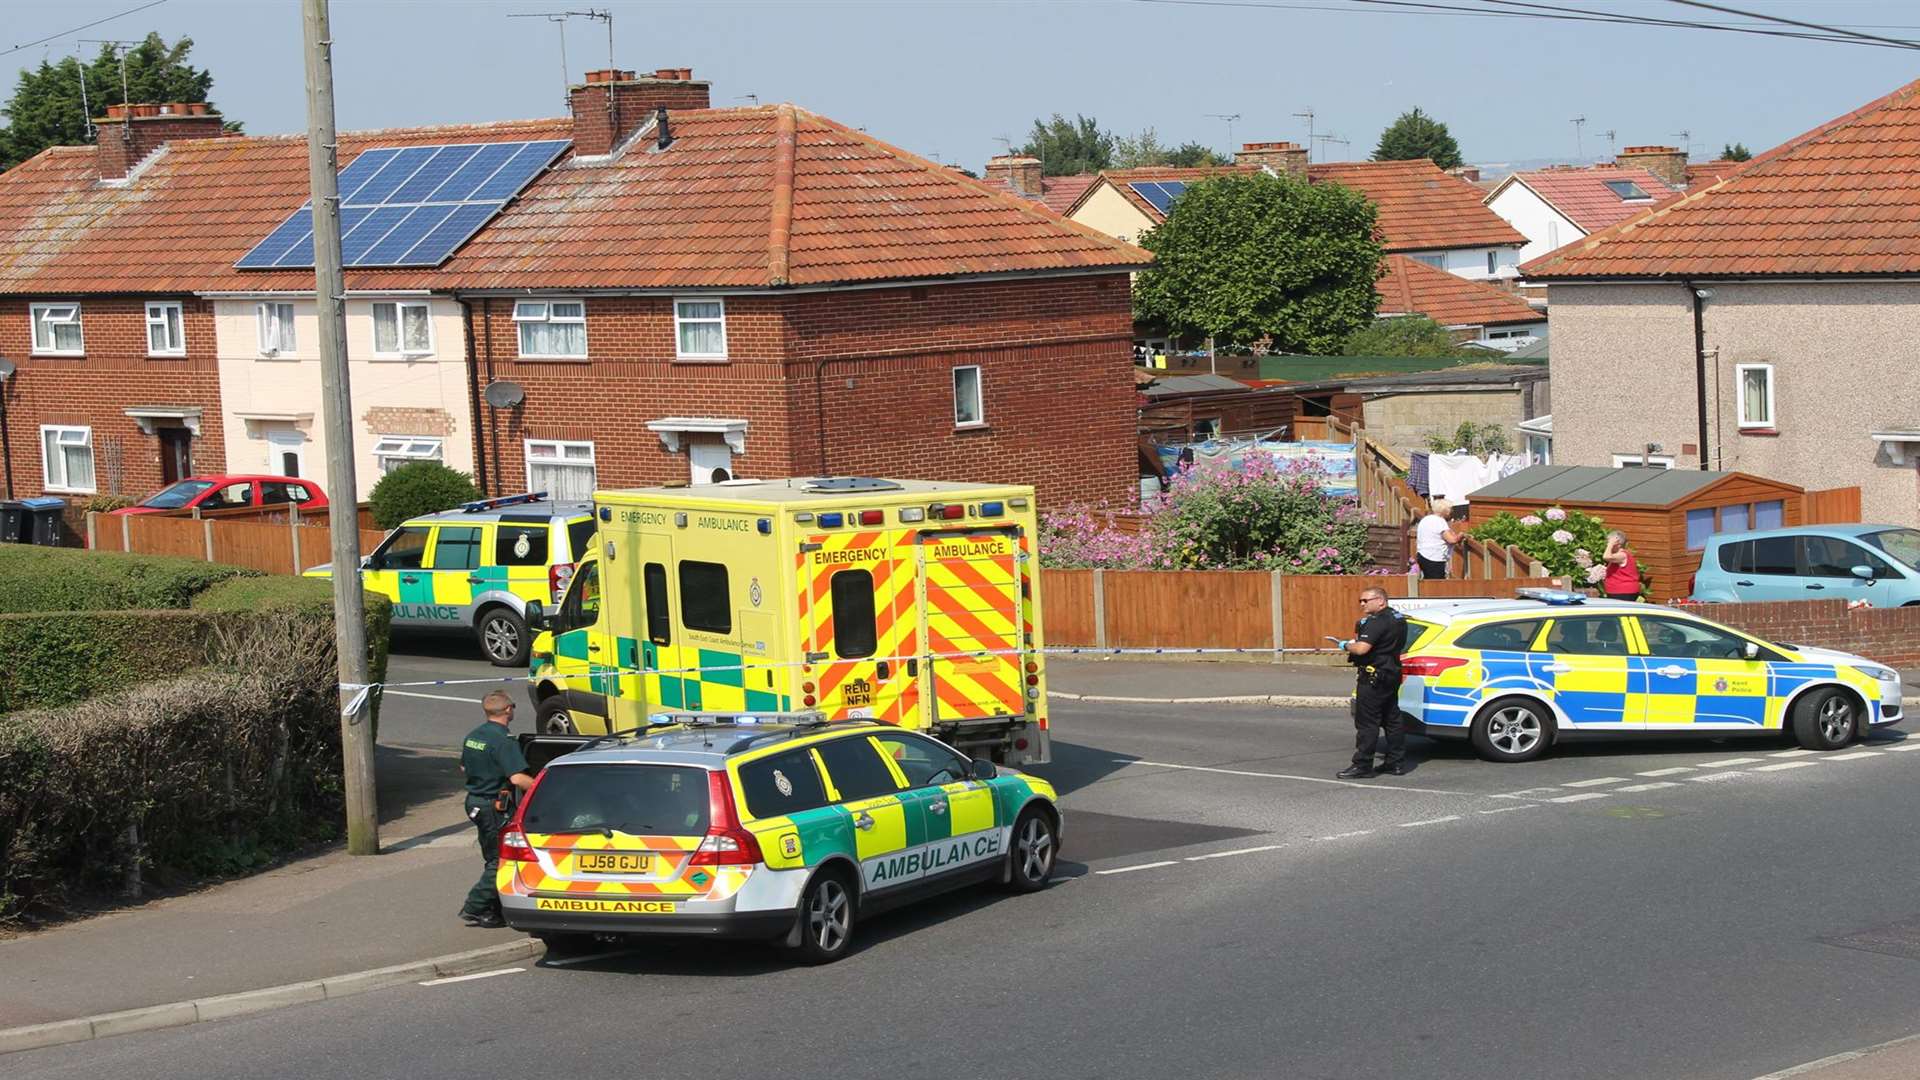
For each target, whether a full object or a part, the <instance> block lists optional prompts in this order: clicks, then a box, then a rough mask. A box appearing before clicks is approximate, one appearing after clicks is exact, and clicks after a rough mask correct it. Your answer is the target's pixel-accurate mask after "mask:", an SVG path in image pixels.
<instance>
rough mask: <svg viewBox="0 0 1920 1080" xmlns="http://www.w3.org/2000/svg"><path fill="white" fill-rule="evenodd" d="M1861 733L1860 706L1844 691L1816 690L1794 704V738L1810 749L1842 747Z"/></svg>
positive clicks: (1831, 689)
mask: <svg viewBox="0 0 1920 1080" xmlns="http://www.w3.org/2000/svg"><path fill="white" fill-rule="evenodd" d="M1859 733H1860V706H1859V704H1858V703H1857V702H1855V701H1854V700H1853V698H1852V697H1850V696H1848V694H1847V693H1846V691H1844V690H1836V689H1833V688H1832V687H1827V688H1824V689H1820V690H1815V691H1813V692H1812V693H1810V694H1808V695H1807V696H1805V697H1803V698H1801V699H1800V700H1799V701H1796V702H1794V703H1793V737H1794V739H1795V740H1797V741H1798V742H1799V743H1800V745H1801V746H1804V747H1806V748H1807V749H1809V750H1838V749H1840V748H1841V747H1843V746H1846V745H1847V744H1848V743H1851V742H1852V741H1853V739H1854V736H1856V735H1858V734H1859Z"/></svg>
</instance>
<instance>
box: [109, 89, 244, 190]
mask: <svg viewBox="0 0 1920 1080" xmlns="http://www.w3.org/2000/svg"><path fill="white" fill-rule="evenodd" d="M94 124H95V126H96V127H98V128H99V129H100V134H99V138H98V139H97V140H96V143H95V146H94V151H93V161H94V175H96V176H98V177H99V178H100V179H102V180H118V179H121V178H123V177H125V176H126V175H127V174H128V173H130V172H132V171H133V167H134V166H135V165H138V164H139V163H140V162H142V161H145V160H146V159H147V157H148V156H149V155H151V154H152V153H153V152H154V151H156V150H158V149H160V148H161V147H162V146H164V145H166V144H167V143H170V142H182V141H185V140H188V139H217V138H219V137H221V136H222V135H224V134H226V127H225V124H224V123H223V122H222V120H221V117H220V114H219V113H216V112H214V111H213V110H212V109H210V108H208V107H207V105H206V103H205V102H180V101H169V102H166V103H164V104H141V103H137V102H136V103H133V104H127V105H109V106H107V109H106V115H105V116H103V117H100V118H99V119H98V120H95V121H94Z"/></svg>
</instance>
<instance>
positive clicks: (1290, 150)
mask: <svg viewBox="0 0 1920 1080" xmlns="http://www.w3.org/2000/svg"><path fill="white" fill-rule="evenodd" d="M1233 163H1234V164H1235V165H1264V166H1266V167H1267V168H1269V169H1271V170H1273V171H1274V172H1275V173H1276V174H1278V175H1280V176H1291V177H1293V178H1295V179H1297V180H1304V179H1306V178H1307V148H1306V147H1304V146H1301V145H1300V144H1299V143H1290V142H1250V143H1244V144H1242V145H1241V147H1240V152H1239V153H1237V154H1235V155H1233Z"/></svg>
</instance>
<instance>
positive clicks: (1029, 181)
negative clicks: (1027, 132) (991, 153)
mask: <svg viewBox="0 0 1920 1080" xmlns="http://www.w3.org/2000/svg"><path fill="white" fill-rule="evenodd" d="M986 178H987V179H988V180H1005V181H1006V182H1007V186H1008V187H1009V188H1012V189H1013V191H1014V193H1015V194H1017V195H1025V196H1026V197H1027V198H1029V199H1037V198H1039V197H1040V195H1041V193H1042V192H1041V179H1040V159H1039V158H1033V157H1027V156H1026V155H1024V154H1001V155H1000V156H998V157H996V158H993V159H992V160H990V161H988V162H987V174H986Z"/></svg>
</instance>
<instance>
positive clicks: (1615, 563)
mask: <svg viewBox="0 0 1920 1080" xmlns="http://www.w3.org/2000/svg"><path fill="white" fill-rule="evenodd" d="M1600 561H1601V562H1603V563H1605V564H1606V567H1607V576H1606V577H1605V578H1604V579H1603V580H1602V581H1601V584H1600V588H1601V591H1603V592H1605V593H1606V594H1607V597H1608V599H1611V600H1638V599H1640V561H1639V560H1638V559H1635V558H1634V557H1633V552H1632V551H1631V550H1630V549H1629V548H1628V547H1627V534H1626V533H1623V532H1621V531H1620V530H1619V529H1615V530H1613V531H1612V532H1609V533H1608V534H1607V550H1606V551H1605V552H1604V553H1602V554H1601V556H1600Z"/></svg>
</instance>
